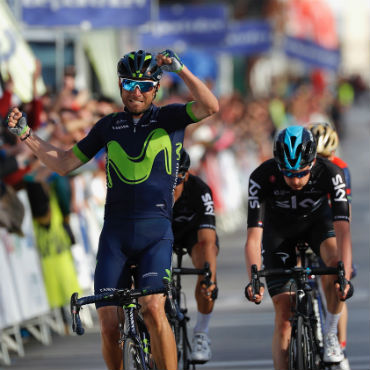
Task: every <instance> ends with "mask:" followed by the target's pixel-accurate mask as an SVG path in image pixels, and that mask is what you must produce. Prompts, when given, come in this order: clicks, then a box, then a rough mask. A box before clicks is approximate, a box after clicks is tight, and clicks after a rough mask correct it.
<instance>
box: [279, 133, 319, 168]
mask: <svg viewBox="0 0 370 370" xmlns="http://www.w3.org/2000/svg"><path fill="white" fill-rule="evenodd" d="M274 157H275V160H276V162H277V163H278V165H279V167H280V168H281V169H286V170H294V171H295V170H299V169H301V168H303V167H306V166H308V165H310V164H311V163H312V162H313V160H314V159H315V158H316V142H315V139H314V138H313V135H312V133H311V131H310V130H307V129H306V128H304V127H302V126H291V127H288V128H286V129H284V130H281V131H280V132H279V133H278V134H277V136H276V139H275V142H274Z"/></svg>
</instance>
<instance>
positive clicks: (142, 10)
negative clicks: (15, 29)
mask: <svg viewBox="0 0 370 370" xmlns="http://www.w3.org/2000/svg"><path fill="white" fill-rule="evenodd" d="M150 12H151V5H150V0H74V1H71V0H57V1H55V0H22V18H23V22H24V23H26V24H27V25H29V26H44V27H56V26H80V25H81V24H86V23H87V24H88V25H89V26H91V27H92V28H102V27H116V28H121V27H125V26H138V25H141V24H143V23H146V22H148V21H149V20H150Z"/></svg>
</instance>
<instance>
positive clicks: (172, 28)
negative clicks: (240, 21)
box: [139, 4, 227, 48]
mask: <svg viewBox="0 0 370 370" xmlns="http://www.w3.org/2000/svg"><path fill="white" fill-rule="evenodd" d="M226 30H227V8H226V7H225V6H223V5H186V6H182V5H179V4H177V5H172V6H163V7H160V8H159V15H158V22H156V23H154V25H152V26H151V29H150V30H146V31H143V32H142V33H140V35H139V45H140V47H142V48H153V47H154V48H161V47H173V46H174V45H175V44H176V43H178V42H182V43H185V44H190V45H201V46H202V45H209V44H214V43H220V42H222V41H223V40H224V37H225V33H226Z"/></svg>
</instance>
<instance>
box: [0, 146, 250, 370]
mask: <svg viewBox="0 0 370 370" xmlns="http://www.w3.org/2000/svg"><path fill="white" fill-rule="evenodd" d="M248 158H249V159H248V160H247V161H244V162H238V161H237V160H236V156H235V154H234V152H233V151H232V150H231V149H230V150H223V151H222V152H219V153H215V154H213V155H209V156H207V159H206V160H205V161H204V162H203V165H202V168H201V170H200V172H199V175H200V176H201V177H202V178H203V179H204V180H205V181H206V182H207V183H208V184H209V185H210V187H211V189H212V192H213V195H214V200H215V209H216V218H217V228H218V232H219V233H228V232H232V231H235V229H236V228H239V227H241V226H245V221H246V212H245V206H244V205H245V202H246V197H247V194H246V193H247V189H248V186H247V179H248V176H249V173H250V172H251V170H252V169H253V166H254V165H255V163H256V162H257V157H253V154H250V155H249V157H248ZM71 181H72V182H73V189H74V194H75V197H74V202H75V207H76V209H77V211H76V212H75V213H72V214H71V215H70V220H69V221H70V226H71V229H72V232H73V234H74V236H75V241H76V242H75V243H74V244H73V245H72V246H71V245H70V244H71V243H70V241H69V240H68V238H67V235H66V232H65V229H64V228H63V226H62V215H61V212H60V209H59V206H58V202H57V199H56V195H55V193H54V191H53V189H51V192H50V210H51V223H50V227H49V228H48V229H46V228H45V227H43V226H41V225H40V224H38V223H37V222H36V221H35V220H33V219H32V215H31V208H30V204H29V201H28V197H27V193H26V192H25V190H21V191H18V193H17V196H18V197H19V199H20V200H21V202H22V203H23V205H24V208H25V216H24V219H23V224H22V231H23V233H24V236H23V237H21V236H18V235H16V234H10V233H8V232H7V231H6V230H5V229H4V228H0V362H3V363H5V364H7V365H9V364H11V358H10V356H9V352H12V351H13V352H15V353H16V354H17V355H19V356H24V355H25V349H24V338H23V336H22V333H23V332H24V330H25V329H26V331H27V333H28V334H31V335H32V336H34V337H35V338H36V339H37V340H39V341H40V342H41V343H43V344H45V345H49V344H50V343H51V341H52V333H53V332H56V333H58V334H60V335H64V334H66V322H65V318H64V319H63V316H62V314H61V308H62V307H65V308H66V310H67V309H68V304H69V298H70V296H71V294H72V293H73V292H75V291H77V292H79V293H80V294H81V293H84V294H90V293H91V292H92V289H93V274H94V268H95V264H96V252H97V248H98V241H99V235H100V231H101V228H102V224H103V212H104V200H105V177H104V176H102V174H100V176H99V175H96V173H95V174H93V173H92V172H88V171H87V172H82V173H80V174H78V175H76V176H74V177H73V179H72V180H71ZM86 194H88V196H87V195H86ZM91 310H92V311H91V312H89V310H88V309H86V310H84V312H83V317H82V319H83V320H84V322H85V326H87V327H89V326H92V325H93V320H92V315H93V313H92V312H93V311H94V310H93V308H92V309H91Z"/></svg>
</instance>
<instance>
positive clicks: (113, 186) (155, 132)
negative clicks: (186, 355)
mask: <svg viewBox="0 0 370 370" xmlns="http://www.w3.org/2000/svg"><path fill="white" fill-rule="evenodd" d="M117 70H118V87H119V90H120V94H121V98H122V102H123V104H124V106H125V109H124V111H123V112H120V113H114V114H111V115H108V116H106V117H104V118H102V119H101V120H100V121H98V122H97V123H96V124H95V126H94V127H93V128H92V129H91V131H90V132H89V133H88V135H87V136H86V137H85V138H84V139H82V140H81V141H79V142H78V143H77V144H76V145H75V146H74V147H73V148H71V149H69V150H62V149H59V148H57V147H55V146H52V145H50V144H48V143H47V142H45V141H43V140H41V139H40V138H39V137H38V136H36V135H35V134H33V133H32V132H31V130H30V128H29V127H28V126H27V122H26V119H25V118H24V117H22V114H21V112H19V110H18V109H17V108H13V109H12V110H11V112H10V114H9V116H8V126H9V130H10V131H12V132H13V133H15V134H17V135H18V136H19V137H20V139H21V140H23V141H24V142H25V143H26V144H27V145H28V146H29V147H30V148H31V150H32V151H33V153H34V154H35V155H37V156H38V157H39V158H40V159H41V160H42V161H43V163H44V164H45V165H46V166H48V167H49V168H50V169H52V170H53V171H55V172H57V173H59V174H61V175H63V176H64V175H66V174H68V173H69V172H71V171H73V170H74V169H76V168H77V167H80V166H82V165H83V164H84V163H86V162H87V161H89V160H90V159H91V158H93V157H94V155H95V154H96V153H98V151H99V150H100V149H101V148H105V149H106V156H107V158H106V174H107V199H106V205H105V219H104V226H103V230H102V233H101V236H100V241H99V250H98V255H97V266H96V271H95V292H96V293H99V292H102V291H106V290H110V289H115V288H123V287H127V286H128V281H127V279H126V275H127V272H128V268H127V266H128V264H129V263H131V262H134V263H137V264H138V269H139V276H138V281H137V285H138V287H140V288H144V287H149V286H150V287H158V286H162V284H163V283H162V278H163V276H164V275H165V270H166V269H169V268H170V267H171V256H172V243H173V233H172V227H171V217H172V206H173V191H174V188H175V181H176V175H177V166H178V161H179V159H180V150H181V148H182V143H183V138H184V130H185V128H186V126H187V125H188V124H190V123H193V122H197V121H199V120H202V119H203V118H206V117H208V116H210V115H212V114H213V113H215V112H217V111H218V109H219V106H218V101H217V99H216V97H215V96H214V95H213V94H212V92H211V91H210V90H209V89H208V88H207V87H206V85H205V84H204V83H203V82H202V81H201V80H199V79H198V78H197V77H196V76H195V75H194V74H193V73H191V71H190V70H189V69H188V68H187V67H186V66H185V65H183V63H182V62H181V60H180V59H179V57H178V56H177V55H176V54H175V53H174V52H172V51H170V50H166V51H164V52H162V53H159V54H157V56H156V58H154V56H152V55H151V54H150V53H147V52H145V51H143V50H139V51H137V52H131V53H128V54H126V55H125V56H124V57H123V58H121V59H120V60H119V62H118V66H117ZM162 71H168V72H175V73H177V74H178V76H179V77H180V78H182V80H183V81H184V83H185V84H186V86H187V87H188V89H189V92H190V93H191V94H192V96H193V97H194V101H192V102H189V103H187V104H170V105H167V106H163V107H161V108H159V107H157V106H155V105H153V104H152V103H153V100H154V98H155V96H156V93H157V91H158V88H159V80H160V77H161V74H162ZM164 301H165V298H164V297H163V295H161V294H156V295H151V296H148V297H143V298H141V299H140V304H141V305H142V312H143V316H144V320H145V323H146V325H147V327H148V329H149V332H150V334H151V345H152V350H153V355H154V358H155V361H156V364H157V368H158V369H167V370H174V369H176V368H177V359H176V347H175V340H174V336H173V333H172V331H171V328H170V326H169V324H168V321H167V318H166V315H165V312H164ZM116 306H118V302H115V303H112V304H111V305H98V306H97V309H98V317H99V321H100V326H101V334H102V352H103V357H104V359H105V362H106V365H107V367H108V369H111V370H117V369H120V368H122V354H121V350H120V349H119V346H118V345H117V343H118V339H119V331H118V318H117V307H116Z"/></svg>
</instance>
